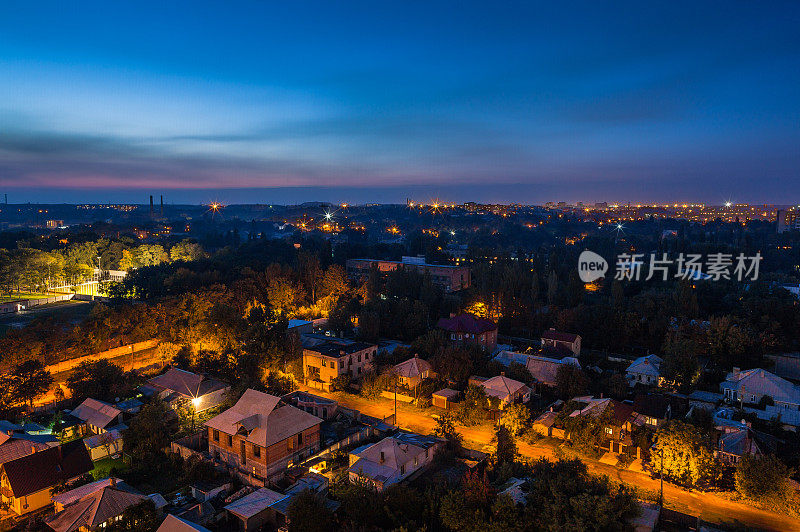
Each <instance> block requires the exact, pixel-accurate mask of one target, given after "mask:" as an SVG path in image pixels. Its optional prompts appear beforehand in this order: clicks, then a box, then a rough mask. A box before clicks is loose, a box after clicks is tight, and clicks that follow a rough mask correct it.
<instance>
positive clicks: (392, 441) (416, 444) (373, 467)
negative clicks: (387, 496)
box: [347, 432, 444, 491]
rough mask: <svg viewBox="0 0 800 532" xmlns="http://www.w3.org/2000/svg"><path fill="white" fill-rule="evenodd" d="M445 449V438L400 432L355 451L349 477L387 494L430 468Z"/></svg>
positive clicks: (351, 455)
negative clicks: (385, 491)
mask: <svg viewBox="0 0 800 532" xmlns="http://www.w3.org/2000/svg"><path fill="white" fill-rule="evenodd" d="M443 446H444V440H442V439H441V438H436V437H434V436H422V435H420V434H412V433H406V432H400V433H397V434H395V435H394V436H389V437H387V438H384V439H382V440H381V441H379V442H378V443H373V444H371V445H364V446H363V447H359V448H357V449H355V450H354V451H352V452H351V453H350V467H349V468H348V470H347V471H348V475H349V478H350V480H351V481H365V482H368V483H370V484H371V485H372V486H374V487H375V489H377V490H378V491H383V490H384V489H385V488H387V487H389V486H391V485H393V484H397V483H398V482H401V481H403V480H405V479H407V478H409V477H410V476H412V475H414V474H416V473H418V472H420V471H422V470H424V469H425V468H427V467H428V466H429V465H430V464H431V462H432V461H433V457H434V455H435V454H436V453H437V452H438V450H439V449H441V448H442V447H443Z"/></svg>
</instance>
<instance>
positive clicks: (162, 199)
mask: <svg viewBox="0 0 800 532" xmlns="http://www.w3.org/2000/svg"><path fill="white" fill-rule="evenodd" d="M161 216H164V195H163V194H162V195H161Z"/></svg>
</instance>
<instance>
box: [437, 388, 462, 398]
mask: <svg viewBox="0 0 800 532" xmlns="http://www.w3.org/2000/svg"><path fill="white" fill-rule="evenodd" d="M459 393H460V392H459V391H458V390H453V389H450V388H443V389H441V390H439V391H436V392H433V394H432V395H436V396H439V397H446V398H447V399H455V398H456V397H458V394H459Z"/></svg>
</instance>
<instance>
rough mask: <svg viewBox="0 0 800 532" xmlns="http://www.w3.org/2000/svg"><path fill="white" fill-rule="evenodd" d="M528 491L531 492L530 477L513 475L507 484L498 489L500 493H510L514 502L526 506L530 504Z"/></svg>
mask: <svg viewBox="0 0 800 532" xmlns="http://www.w3.org/2000/svg"><path fill="white" fill-rule="evenodd" d="M528 493H530V479H528V478H516V477H511V478H510V479H508V480H507V481H506V482H505V484H503V485H502V486H500V488H498V490H497V495H498V497H499V496H500V495H508V496H509V497H511V500H512V501H514V504H517V505H521V506H526V505H527V504H528Z"/></svg>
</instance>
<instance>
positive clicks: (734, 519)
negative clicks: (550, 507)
mask: <svg viewBox="0 0 800 532" xmlns="http://www.w3.org/2000/svg"><path fill="white" fill-rule="evenodd" d="M301 389H304V390H307V391H308V392H310V393H313V394H317V395H321V396H325V397H330V398H332V399H336V400H337V401H339V403H340V404H342V405H344V406H347V407H349V408H355V409H356V410H359V411H361V412H363V413H365V414H367V415H370V416H376V417H384V416H387V415H391V414H392V413H393V412H394V402H393V401H391V400H388V399H365V398H363V397H361V396H358V395H352V394H344V393H324V392H320V391H319V390H313V389H309V388H304V387H301ZM437 412H440V411H439V410H438V409H436V408H430V409H428V410H426V411H421V410H419V409H417V408H416V407H413V406H410V405H405V404H403V403H400V402H398V403H397V417H398V420H397V421H398V425H399V426H400V427H401V428H404V429H407V430H410V431H413V432H418V433H421V434H429V433H431V432H433V429H434V427H435V426H436V420H435V419H434V418H432V417H431V414H436V413H437ZM458 432H459V433H460V434H461V435H462V436H463V438H464V444H465V446H467V447H469V448H473V449H478V450H484V451H486V450H489V449H488V446H489V445H490V442H491V439H492V429H491V426H490V425H486V424H484V425H481V426H476V427H460V426H459V427H458ZM517 446H518V448H519V452H520V454H521V455H523V456H526V457H530V458H547V459H550V460H554V459H555V456H554V454H553V451H554V447H553V445H552V443H550V442H548V441H546V440H545V441H543V442H542V443H537V444H535V445H529V444H527V443H525V442H523V441H521V440H518V441H517ZM582 460H583V462H584V463H586V465H587V467H588V469H589V471H590V472H591V473H593V474H595V475H607V476H609V477H610V478H612V479H613V480H616V481H618V482H624V483H626V484H629V485H631V486H635V487H637V488H640V489H644V490H648V491H650V492H654V491H655V492H657V491H658V489H659V481H658V480H657V479H652V478H650V476H649V475H647V474H644V473H639V472H637V471H630V470H626V469H618V468H616V467H614V466H611V465H608V464H603V463H600V462H598V461H597V460H590V459H583V458H582ZM664 506H665V507H666V508H669V509H672V510H676V511H678V512H681V513H685V514H688V515H692V516H699V517H700V518H701V519H703V520H705V521H708V522H711V523H718V524H725V525H730V526H738V527H750V528H756V529H760V530H775V531H781V532H783V531H787V530H800V520H798V519H794V518H791V517H788V516H784V515H779V514H775V513H771V512H766V511H764V510H759V509H757V508H753V507H751V506H748V505H746V504H742V503H738V502H734V501H729V500H727V499H724V498H723V497H720V496H718V495H715V494H713V493H700V492H693V491H687V490H685V489H683V488H680V487H678V486H675V485H672V484H669V483H667V482H665V483H664Z"/></svg>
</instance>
